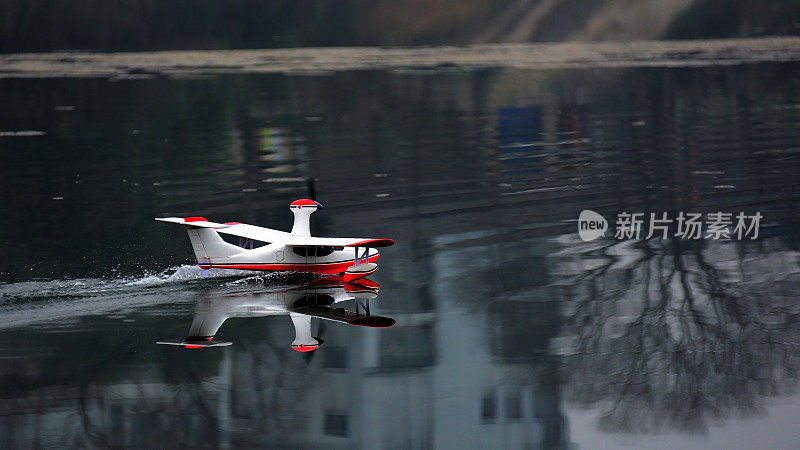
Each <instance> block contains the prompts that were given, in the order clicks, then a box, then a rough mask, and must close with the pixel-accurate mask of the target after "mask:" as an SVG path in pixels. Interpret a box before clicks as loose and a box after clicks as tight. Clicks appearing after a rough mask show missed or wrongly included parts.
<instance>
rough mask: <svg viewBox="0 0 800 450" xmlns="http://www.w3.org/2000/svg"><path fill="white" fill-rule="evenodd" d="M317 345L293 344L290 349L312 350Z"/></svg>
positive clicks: (299, 350)
mask: <svg viewBox="0 0 800 450" xmlns="http://www.w3.org/2000/svg"><path fill="white" fill-rule="evenodd" d="M317 347H319V345H293V346H292V349H293V350H297V351H298V352H313V351H314V350H316V349H317Z"/></svg>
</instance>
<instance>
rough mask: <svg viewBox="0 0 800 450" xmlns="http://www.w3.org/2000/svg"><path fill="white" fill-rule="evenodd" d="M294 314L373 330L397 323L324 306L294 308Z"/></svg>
mask: <svg viewBox="0 0 800 450" xmlns="http://www.w3.org/2000/svg"><path fill="white" fill-rule="evenodd" d="M292 312H296V313H300V314H305V315H307V316H312V317H318V318H320V319H327V320H333V321H335V322H342V323H346V324H349V325H358V326H362V327H371V328H388V327H391V326H392V325H394V324H395V323H396V322H395V320H394V319H392V318H391V317H383V316H366V315H364V314H356V313H355V312H353V311H346V310H344V309H342V308H326V307H324V306H305V307H301V308H294V309H293V310H292Z"/></svg>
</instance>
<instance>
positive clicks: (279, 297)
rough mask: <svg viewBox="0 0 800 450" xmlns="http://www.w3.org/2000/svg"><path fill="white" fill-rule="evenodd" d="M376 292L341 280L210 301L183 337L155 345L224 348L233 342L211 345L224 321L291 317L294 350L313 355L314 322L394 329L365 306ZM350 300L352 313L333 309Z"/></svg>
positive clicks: (372, 286) (365, 283)
mask: <svg viewBox="0 0 800 450" xmlns="http://www.w3.org/2000/svg"><path fill="white" fill-rule="evenodd" d="M379 290H380V286H379V285H378V284H377V283H375V282H373V281H371V280H367V279H360V280H357V282H349V283H345V282H343V281H342V279H341V277H325V278H320V279H317V280H314V281H313V282H311V283H308V284H305V285H301V286H299V287H289V288H278V289H271V290H265V291H262V292H255V293H254V292H245V293H232V294H226V295H221V296H208V297H204V298H202V299H200V300H199V301H198V303H197V307H196V309H195V315H194V319H193V320H192V324H191V326H190V327H189V334H188V335H187V336H186V338H184V339H182V340H163V341H158V344H164V345H177V346H183V347H185V348H206V347H219V346H228V345H231V342H226V341H219V340H214V336H216V334H217V331H218V330H219V328H220V327H221V326H222V324H223V323H224V322H225V321H226V320H227V319H229V318H231V317H261V316H273V315H289V316H290V317H291V319H292V323H293V324H294V329H295V339H294V341H293V342H292V349H294V350H297V351H299V352H311V351H314V350H316V349H317V348H318V347H319V346H320V345H322V344H323V343H324V340H323V339H322V338H321V337H320V336H312V331H311V319H312V318H319V319H324V320H330V321H335V322H342V323H346V324H349V325H358V326H364V327H372V328H388V327H391V326H393V325H394V324H395V320H394V319H392V318H389V317H382V316H374V315H372V314H371V313H370V309H369V301H370V299H374V298H376V297H377V296H378V291H379ZM348 300H354V307H353V311H348V310H346V309H344V308H342V307H337V306H336V304H338V303H341V302H344V301H348ZM320 334H321V333H320Z"/></svg>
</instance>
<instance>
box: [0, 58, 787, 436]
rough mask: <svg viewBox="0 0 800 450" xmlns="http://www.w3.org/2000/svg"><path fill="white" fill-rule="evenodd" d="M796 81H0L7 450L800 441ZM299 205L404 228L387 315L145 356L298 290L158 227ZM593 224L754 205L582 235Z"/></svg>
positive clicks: (286, 217)
mask: <svg viewBox="0 0 800 450" xmlns="http://www.w3.org/2000/svg"><path fill="white" fill-rule="evenodd" d="M797 73H798V66H797V64H795V63H781V64H750V65H737V66H730V67H708V68H707V67H697V68H634V69H597V70H560V71H521V70H496V69H483V70H463V69H459V68H448V67H445V68H440V69H437V70H411V69H403V70H396V71H353V72H342V73H335V74H323V75H314V76H284V75H224V76H211V77H205V76H203V77H193V78H191V79H185V78H168V77H163V76H157V77H143V78H142V79H134V80H117V81H109V80H106V79H4V80H0V98H2V100H3V101H2V104H3V105H4V108H3V109H2V111H0V131H3V132H7V133H4V134H3V135H2V136H0V152H2V157H3V162H2V164H0V192H2V193H3V202H2V203H1V204H0V216H1V217H2V218H3V223H2V225H0V245H2V249H3V253H4V255H3V258H2V259H0V281H2V283H0V342H2V343H3V344H2V345H0V358H2V361H3V364H2V368H0V372H2V374H1V376H0V436H2V439H3V445H4V446H6V447H31V446H46V447H64V446H77V447H85V446H90V445H92V446H99V447H108V446H137V447H141V446H154V445H157V446H202V447H227V446H275V447H284V448H285V447H287V446H313V445H318V446H324V447H348V448H350V447H364V448H395V447H403V448H420V447H423V448H424V447H438V448H449V447H453V448H467V447H474V448H497V447H504V448H572V447H573V446H578V447H585V448H598V447H606V448H614V447H617V446H620V445H622V446H632V447H645V446H646V447H668V446H669V447H675V446H680V447H686V448H689V447H694V448H731V447H740V448H748V447H753V446H756V445H760V444H763V443H764V442H769V443H770V444H772V445H770V447H774V448H781V447H782V448H791V447H792V446H793V445H792V444H793V443H794V442H797V439H798V438H800V436H798V435H797V432H796V427H791V426H787V422H791V418H792V417H796V414H797V412H798V410H800V403H798V400H797V397H796V396H793V392H794V390H795V388H796V386H797V377H798V370H800V358H799V357H800V353H798V352H799V351H800V349H798V343H799V342H800V339H798V338H800V336H798V330H800V328H799V327H798V323H797V318H798V317H800V315H798V312H800V311H798V308H800V306H798V303H797V301H796V295H797V294H796V293H797V292H798V287H799V286H798V285H799V284H800V267H798V256H800V255H799V254H798V250H800V246H799V245H798V229H799V228H800V213H798V208H797V206H798V192H799V191H798V188H799V187H800V180H799V179H798V175H797V174H798V173H800V146H799V145H798V144H800V128H798V125H797V124H798V123H800V95H799V94H800V83H798V78H797V75H796V74H797ZM11 132H13V133H11ZM306 196H315V197H316V199H317V200H318V201H320V202H321V203H322V204H324V205H325V207H324V208H322V209H321V210H319V211H318V212H317V213H316V214H315V215H314V216H313V219H314V220H313V222H312V232H313V233H314V234H316V235H361V236H376V237H391V238H393V239H395V240H396V241H397V245H395V246H394V247H390V248H386V249H384V250H382V255H383V256H382V257H381V259H380V260H379V264H380V268H379V270H378V272H377V273H376V274H375V275H373V276H372V277H371V279H373V280H374V281H375V282H377V283H379V284H380V285H381V290H380V293H379V296H378V298H377V299H375V300H374V301H373V302H372V305H371V307H372V312H373V314H380V315H383V316H389V317H392V318H394V319H396V320H397V324H396V325H395V326H394V327H392V328H388V329H382V330H376V329H365V328H362V327H351V326H348V325H345V324H342V323H335V322H330V323H326V324H325V325H324V333H325V344H324V345H323V346H322V347H320V348H319V349H318V350H316V351H315V352H314V356H313V357H311V358H309V357H307V356H304V355H302V354H299V353H297V352H294V351H293V350H292V349H291V348H290V344H291V342H292V339H293V337H294V331H293V329H292V322H291V321H290V320H289V318H288V317H286V316H275V317H271V316H270V317H250V318H247V317H238V318H236V317H234V318H231V319H229V320H227V321H226V322H225V323H224V324H223V325H222V327H221V328H220V330H219V333H218V334H217V336H216V338H219V339H220V340H224V341H229V342H232V345H231V346H229V347H222V348H206V349H185V348H181V347H171V346H159V345H156V341H159V340H163V339H174V338H181V337H182V336H185V335H186V333H187V330H188V328H189V326H190V323H191V322H192V319H193V317H194V314H195V312H196V308H197V307H198V304H202V303H214V302H215V301H219V302H221V301H223V300H222V299H224V298H226V296H228V295H230V294H231V293H232V292H235V293H242V292H244V293H253V294H258V293H260V292H264V291H265V290H276V289H278V290H280V289H294V288H297V287H298V283H299V282H301V281H302V282H305V281H306V280H298V279H296V278H293V277H292V276H282V275H279V276H266V277H264V276H256V275H255V274H252V273H235V274H232V275H225V274H222V273H213V274H212V276H211V277H209V278H206V279H202V278H200V270H199V269H197V268H196V267H194V266H193V263H194V261H193V258H192V254H191V249H190V246H189V242H188V239H187V238H186V236H185V232H184V231H183V230H181V229H180V227H173V226H169V225H168V224H162V223H157V222H154V221H153V220H152V218H153V217H159V216H165V215H175V216H194V215H202V216H204V217H207V218H208V219H209V220H214V221H220V222H227V221H240V222H246V223H253V224H260V225H265V226H270V227H274V228H280V229H289V228H290V227H291V214H290V213H289V210H288V204H289V203H290V202H291V201H292V200H295V199H297V198H302V197H306ZM583 209H592V210H594V211H597V212H599V213H600V214H602V215H604V216H605V217H606V218H608V219H609V220H610V221H612V222H613V218H615V217H616V215H617V214H619V213H620V212H623V211H627V212H642V213H646V214H649V213H650V212H655V213H661V212H667V213H669V214H670V216H672V217H674V216H676V215H677V213H678V212H680V211H685V212H700V213H704V214H706V213H709V212H715V211H723V212H731V213H737V212H740V211H743V212H746V213H747V214H753V213H755V212H760V213H761V214H762V215H763V217H764V219H763V221H762V223H761V228H760V235H759V238H758V239H756V240H743V241H737V240H732V241H715V240H711V239H701V240H697V241H686V240H680V239H668V240H661V239H651V240H649V241H646V240H640V241H633V240H629V241H619V240H615V239H613V238H612V237H611V234H609V237H608V238H603V239H599V240H597V241H593V242H583V241H581V240H580V239H579V238H578V234H577V232H576V231H577V223H576V221H577V218H578V214H579V213H580V211H581V210H583ZM347 307H348V308H351V309H352V305H350V304H348V305H347ZM313 326H314V330H315V332H319V331H320V330H319V327H320V326H321V324H320V323H319V320H318V319H315V322H314V325H313Z"/></svg>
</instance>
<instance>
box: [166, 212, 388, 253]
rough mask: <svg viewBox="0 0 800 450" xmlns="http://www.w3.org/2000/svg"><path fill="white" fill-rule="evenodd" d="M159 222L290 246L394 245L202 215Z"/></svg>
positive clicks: (386, 241)
mask: <svg viewBox="0 0 800 450" xmlns="http://www.w3.org/2000/svg"><path fill="white" fill-rule="evenodd" d="M156 220H159V221H161V222H172V223H179V224H181V225H186V226H191V227H203V228H214V229H215V230H217V232H219V233H223V234H229V235H231V236H238V237H242V238H245V239H253V240H256V241H261V242H270V243H273V242H279V243H281V244H284V245H288V246H292V247H319V246H326V247H371V248H372V247H388V246H390V245H394V241H393V240H392V239H373V238H328V237H313V236H295V235H292V234H291V233H287V232H285V231H280V230H273V229H272V228H265V227H258V226H255V225H248V224H246V223H239V222H226V223H216V222H209V221H207V220H206V219H204V218H202V217H187V218H185V219H182V218H179V217H164V218H157V219H156Z"/></svg>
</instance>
